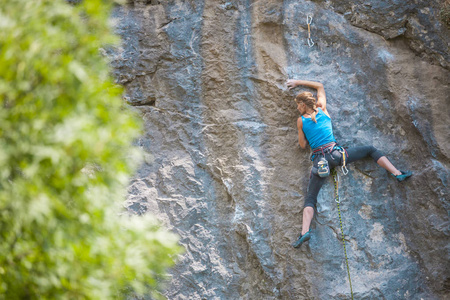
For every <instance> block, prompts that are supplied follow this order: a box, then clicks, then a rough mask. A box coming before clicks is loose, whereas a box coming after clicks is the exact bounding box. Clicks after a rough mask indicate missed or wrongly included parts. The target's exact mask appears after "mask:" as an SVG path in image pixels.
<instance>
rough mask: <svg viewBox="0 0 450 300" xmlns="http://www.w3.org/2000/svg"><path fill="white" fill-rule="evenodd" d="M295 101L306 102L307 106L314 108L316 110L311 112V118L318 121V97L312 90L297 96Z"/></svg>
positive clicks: (298, 102)
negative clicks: (315, 96)
mask: <svg viewBox="0 0 450 300" xmlns="http://www.w3.org/2000/svg"><path fill="white" fill-rule="evenodd" d="M295 102H296V103H297V104H300V103H304V104H305V105H306V106H307V107H309V108H311V109H313V110H314V112H313V113H312V114H311V120H313V121H314V123H317V121H316V114H317V107H316V102H317V100H316V98H314V96H313V94H312V93H310V92H302V93H300V94H298V95H297V97H295Z"/></svg>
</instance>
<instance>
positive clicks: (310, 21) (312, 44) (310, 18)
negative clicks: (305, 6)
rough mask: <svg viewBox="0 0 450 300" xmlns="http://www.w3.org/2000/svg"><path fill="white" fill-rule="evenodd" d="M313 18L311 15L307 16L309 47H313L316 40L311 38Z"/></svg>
mask: <svg viewBox="0 0 450 300" xmlns="http://www.w3.org/2000/svg"><path fill="white" fill-rule="evenodd" d="M312 19H313V17H312V16H311V15H308V16H306V24H308V46H309V48H311V47H312V46H314V42H313V40H312V39H311V27H310V25H311V23H312Z"/></svg>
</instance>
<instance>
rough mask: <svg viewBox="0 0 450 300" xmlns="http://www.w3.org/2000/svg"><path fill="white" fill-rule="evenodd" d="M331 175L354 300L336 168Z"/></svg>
mask: <svg viewBox="0 0 450 300" xmlns="http://www.w3.org/2000/svg"><path fill="white" fill-rule="evenodd" d="M344 157H345V155H344ZM344 165H345V163H344ZM331 174H332V175H333V181H334V201H336V203H337V208H338V213H339V224H340V225H341V234H342V244H343V245H344V253H345V263H346V265H347V274H348V282H349V283H350V293H351V295H352V300H353V288H352V279H351V278H350V268H349V267H348V258H347V249H346V248H345V239H344V229H343V226H342V218H341V209H340V207H339V204H340V203H341V200H340V199H339V177H338V174H337V172H336V170H335V169H334V168H333V169H332V170H331Z"/></svg>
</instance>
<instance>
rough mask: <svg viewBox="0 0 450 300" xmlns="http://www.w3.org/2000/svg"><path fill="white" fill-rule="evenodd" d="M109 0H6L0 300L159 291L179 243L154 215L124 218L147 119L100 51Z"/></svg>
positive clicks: (1, 37) (0, 114) (107, 37)
mask: <svg viewBox="0 0 450 300" xmlns="http://www.w3.org/2000/svg"><path fill="white" fill-rule="evenodd" d="M112 5H113V4H112V3H110V2H109V1H106V0H89V1H87V0H86V1H81V2H80V3H79V4H76V5H70V4H67V3H66V2H64V1H62V0H35V1H29V0H8V1H2V4H1V5H0V66H1V68H0V99H1V104H2V107H1V109H0V241H1V242H0V299H23V298H26V299H82V298H83V299H85V298H88V299H91V298H92V299H107V298H114V297H121V294H120V291H122V290H124V289H126V290H127V291H135V292H143V291H145V290H147V289H149V287H151V288H152V289H153V290H155V287H156V286H157V280H158V278H159V277H160V276H164V274H165V271H166V269H167V268H168V267H169V266H171V265H172V264H173V260H174V257H175V256H176V255H177V254H178V253H179V252H180V248H179V247H178V246H177V239H176V237H175V236H174V235H173V234H170V233H168V232H166V231H164V230H162V229H161V228H160V226H159V225H158V223H157V222H156V221H155V220H154V219H153V218H152V217H151V216H144V217H133V218H131V217H128V216H126V214H125V215H124V216H122V217H120V216H119V212H120V211H121V210H120V209H121V208H120V204H121V203H122V201H123V199H124V196H125V186H126V184H127V180H128V178H129V175H130V173H131V172H132V171H133V166H132V163H131V162H132V161H136V160H137V159H138V156H140V154H139V153H137V150H135V149H134V150H133V149H132V148H131V146H130V145H131V143H132V140H133V139H135V138H136V137H137V135H138V134H139V133H140V127H141V124H140V121H139V118H138V117H136V116H134V115H133V114H132V113H131V112H130V111H129V110H128V109H127V108H125V107H124V106H123V104H122V100H121V97H120V95H121V93H122V89H121V88H120V87H118V86H116V85H115V84H114V83H113V81H112V79H111V78H110V74H109V73H110V71H109V67H108V63H107V61H105V59H104V58H102V57H101V55H100V54H99V48H100V47H101V46H105V45H112V44H114V43H116V42H118V38H117V37H116V36H114V35H113V34H112V33H111V29H110V28H109V26H108V17H109V13H110V11H111V8H112ZM155 294H156V292H155Z"/></svg>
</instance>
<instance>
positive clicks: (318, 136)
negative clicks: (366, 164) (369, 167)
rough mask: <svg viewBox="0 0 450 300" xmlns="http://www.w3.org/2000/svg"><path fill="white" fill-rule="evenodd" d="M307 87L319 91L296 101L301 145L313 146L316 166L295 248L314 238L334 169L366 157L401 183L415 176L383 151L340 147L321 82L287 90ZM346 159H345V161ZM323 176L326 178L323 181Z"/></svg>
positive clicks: (295, 83) (293, 84)
mask: <svg viewBox="0 0 450 300" xmlns="http://www.w3.org/2000/svg"><path fill="white" fill-rule="evenodd" d="M299 85H302V86H306V87H310V88H314V89H316V90H317V100H316V98H314V96H313V94H312V93H310V92H302V93H299V94H298V95H297V96H296V97H295V102H296V103H297V109H298V111H299V112H300V114H301V116H300V117H299V118H298V120H297V128H298V143H299V144H300V147H302V148H303V149H304V148H306V145H307V144H308V143H309V145H310V147H311V149H312V150H313V154H312V156H311V159H312V161H313V166H312V170H311V176H310V179H309V185H308V192H307V196H306V200H305V205H304V209H303V225H302V233H301V235H300V236H299V238H298V239H297V241H296V242H295V243H293V246H294V247H295V248H298V247H300V246H301V245H302V244H303V243H304V242H306V241H308V240H309V239H310V238H311V229H310V225H311V220H312V218H313V216H314V209H315V207H316V203H317V195H318V194H319V191H320V189H321V187H322V185H323V184H324V182H325V176H326V175H327V174H326V173H327V168H326V167H327V163H328V171H329V169H331V168H334V167H336V166H340V165H342V163H343V161H344V159H345V162H346V163H347V164H348V163H351V162H354V161H356V160H359V159H362V158H364V157H368V156H370V157H372V159H373V160H374V161H375V162H376V163H377V164H379V165H380V166H381V167H383V168H384V169H386V170H387V171H389V172H390V173H391V174H392V175H393V176H394V177H395V178H396V179H397V180H398V181H403V180H405V179H406V178H408V177H410V176H411V175H412V172H410V171H405V172H404V171H400V170H398V169H397V168H395V167H394V166H393V165H392V164H391V162H390V161H389V160H388V159H387V158H386V156H384V155H383V154H382V153H381V152H380V151H379V150H377V149H375V148H374V147H373V146H362V147H353V148H348V149H345V150H344V149H343V148H342V147H339V146H338V145H337V143H336V139H335V138H334V135H333V127H332V125H331V117H330V114H329V113H328V110H327V98H326V96H325V89H324V88H323V85H322V84H321V83H319V82H314V81H305V80H293V79H291V80H288V81H287V86H288V88H289V89H292V88H294V87H296V86H299ZM344 155H345V157H343V156H344ZM321 176H323V177H321Z"/></svg>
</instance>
